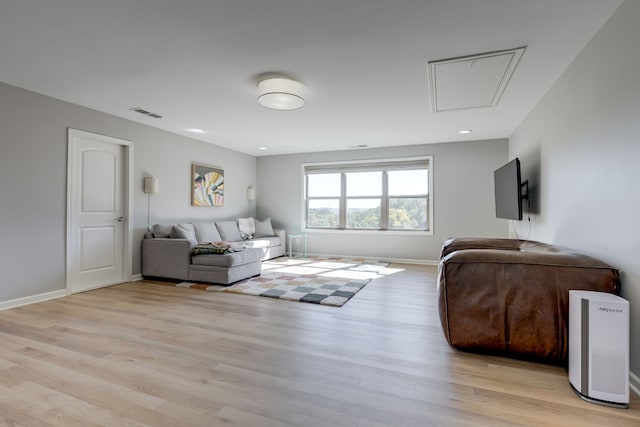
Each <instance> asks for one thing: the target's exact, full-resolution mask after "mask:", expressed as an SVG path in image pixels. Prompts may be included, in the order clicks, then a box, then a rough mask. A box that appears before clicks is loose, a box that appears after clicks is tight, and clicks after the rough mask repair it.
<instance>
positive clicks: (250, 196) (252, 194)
mask: <svg viewBox="0 0 640 427" xmlns="http://www.w3.org/2000/svg"><path fill="white" fill-rule="evenodd" d="M255 199H256V189H255V188H253V187H252V186H251V185H250V186H248V187H247V200H255Z"/></svg>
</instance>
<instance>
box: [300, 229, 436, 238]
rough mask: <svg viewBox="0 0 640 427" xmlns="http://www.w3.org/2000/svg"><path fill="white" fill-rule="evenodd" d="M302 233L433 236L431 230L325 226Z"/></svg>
mask: <svg viewBox="0 0 640 427" xmlns="http://www.w3.org/2000/svg"><path fill="white" fill-rule="evenodd" d="M302 232H303V233H308V234H364V235H367V234H368V235H370V236H433V231H431V230H428V231H419V230H338V229H325V228H305V229H303V230H302Z"/></svg>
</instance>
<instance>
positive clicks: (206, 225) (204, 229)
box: [193, 221, 222, 243]
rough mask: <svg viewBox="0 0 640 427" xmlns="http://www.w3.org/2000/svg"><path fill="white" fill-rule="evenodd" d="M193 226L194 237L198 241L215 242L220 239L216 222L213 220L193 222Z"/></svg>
mask: <svg viewBox="0 0 640 427" xmlns="http://www.w3.org/2000/svg"><path fill="white" fill-rule="evenodd" d="M193 228H194V229H195V231H196V239H197V240H198V243H208V242H217V241H219V240H222V237H220V233H218V229H217V228H216V224H215V222H213V221H207V222H196V223H194V224H193Z"/></svg>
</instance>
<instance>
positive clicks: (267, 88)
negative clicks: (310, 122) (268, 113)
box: [258, 77, 307, 111]
mask: <svg viewBox="0 0 640 427" xmlns="http://www.w3.org/2000/svg"><path fill="white" fill-rule="evenodd" d="M306 95H307V88H306V87H304V85H303V84H302V83H300V82H297V81H295V80H291V79H286V78H282V77H278V78H271V79H266V80H262V81H261V82H260V83H258V102H259V103H260V104H261V105H262V106H264V107H267V108H270V109H272V110H284V111H286V110H297V109H298V108H300V107H302V106H303V105H304V98H305V96H306Z"/></svg>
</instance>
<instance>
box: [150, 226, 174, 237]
mask: <svg viewBox="0 0 640 427" xmlns="http://www.w3.org/2000/svg"><path fill="white" fill-rule="evenodd" d="M172 228H173V226H172V225H162V224H153V228H152V231H153V237H156V238H167V237H171V229H172Z"/></svg>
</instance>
